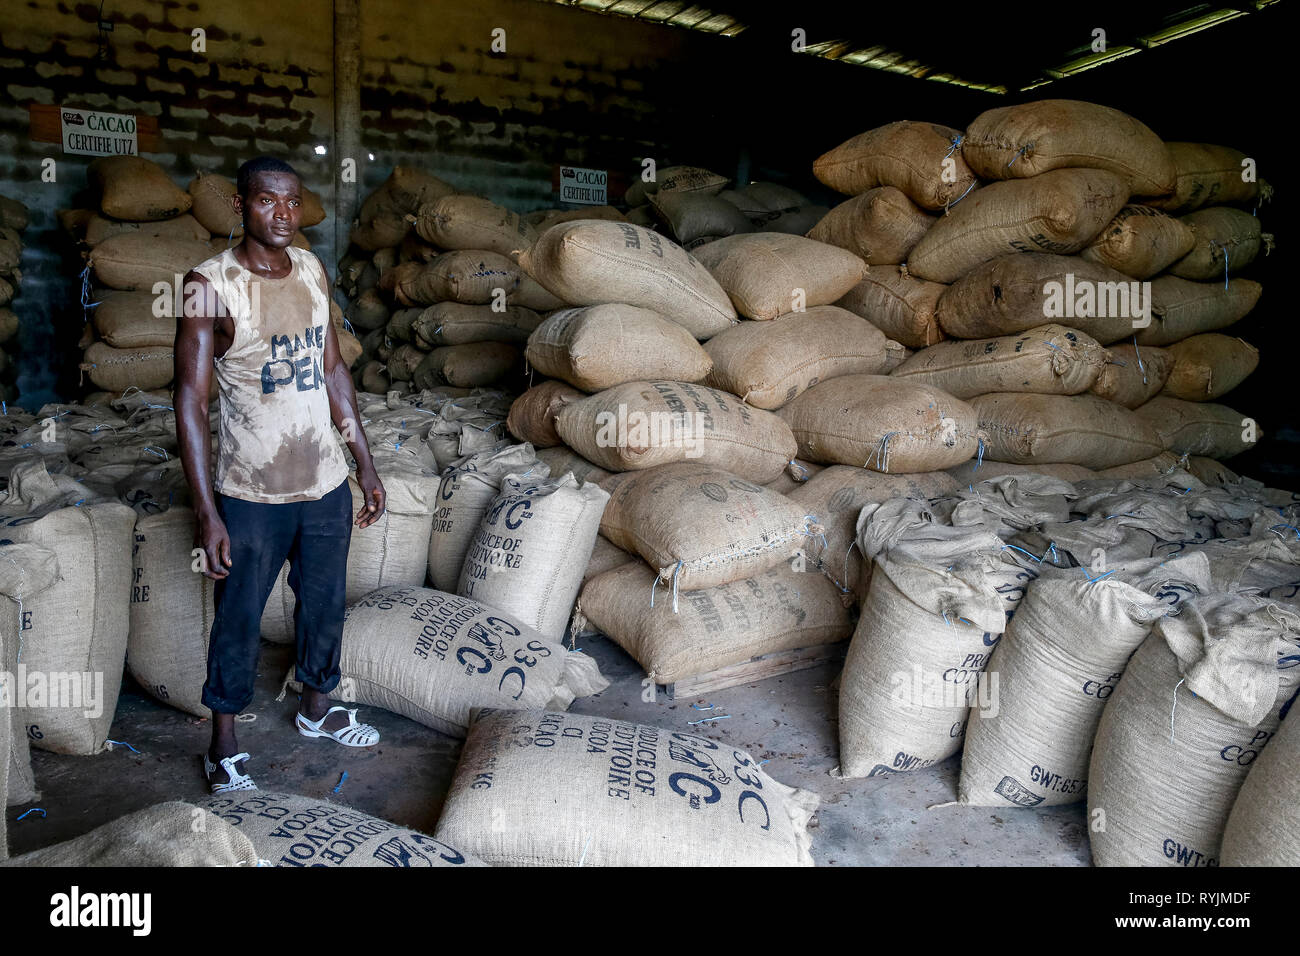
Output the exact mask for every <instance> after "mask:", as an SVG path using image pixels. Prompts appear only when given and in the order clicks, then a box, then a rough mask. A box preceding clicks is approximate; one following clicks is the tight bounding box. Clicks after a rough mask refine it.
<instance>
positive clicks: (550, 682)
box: [285, 587, 609, 737]
mask: <svg viewBox="0 0 1300 956" xmlns="http://www.w3.org/2000/svg"><path fill="white" fill-rule="evenodd" d="M339 667H340V668H341V670H342V672H343V678H342V679H341V680H340V681H339V685H338V688H337V689H335V690H334V691H333V692H332V693H331V695H330V696H331V697H334V698H336V699H339V700H346V701H348V702H349V703H351V702H354V701H355V702H356V703H359V704H362V705H368V706H372V707H382V708H383V709H384V710H389V711H392V712H393V713H395V714H401V715H402V716H403V717H408V718H410V719H411V720H414V721H416V722H417V723H421V724H424V725H425V726H426V727H432V728H433V729H434V730H436V731H438V732H439V733H444V734H448V735H449V736H452V737H463V736H465V731H466V728H467V727H468V725H469V723H470V713H471V711H473V710H474V709H475V708H478V707H518V708H521V709H526V708H531V707H553V708H555V709H557V710H567V709H568V706H569V705H570V704H571V703H572V702H573V701H574V699H575V698H577V697H586V696H588V695H590V694H598V693H600V692H601V691H602V690H604V689H605V688H606V687H608V686H609V681H607V680H605V678H603V677H601V675H600V670H599V669H598V668H597V666H596V662H595V661H594V660H592V659H591V658H590V657H588V656H587V655H586V654H582V653H579V652H576V651H567V650H565V648H564V647H563V646H562V645H560V644H558V643H556V642H554V641H551V640H548V639H547V638H545V637H543V636H542V635H541V634H539V633H537V632H536V631H534V630H533V629H532V628H530V627H528V625H526V624H524V623H523V622H522V621H517V620H515V619H514V618H512V617H510V616H509V615H507V614H505V613H504V612H501V611H498V610H497V609H496V608H492V607H487V606H486V605H483V604H480V603H478V602H477V601H473V600H470V599H469V598H464V597H457V596H456V595H454V594H445V593H443V592H442V591H434V590H431V589H430V588H420V587H401V588H380V589H378V590H376V591H373V592H371V593H370V594H367V595H365V596H364V597H362V599H361V600H360V601H358V602H356V603H355V604H352V605H350V606H349V607H348V610H347V616H346V620H345V622H344V625H343V656H342V659H341V660H340V662H339ZM292 676H293V675H292V673H291V674H290V675H289V677H290V678H292ZM295 683H296V682H295V681H293V680H291V679H286V682H285V687H286V690H288V689H293V687H294V684H295Z"/></svg>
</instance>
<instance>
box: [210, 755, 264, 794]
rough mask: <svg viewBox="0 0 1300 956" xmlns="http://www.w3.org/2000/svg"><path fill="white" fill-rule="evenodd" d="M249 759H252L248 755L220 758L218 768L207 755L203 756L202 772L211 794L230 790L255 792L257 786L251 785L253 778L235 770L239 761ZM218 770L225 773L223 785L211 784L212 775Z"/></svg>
mask: <svg viewBox="0 0 1300 956" xmlns="http://www.w3.org/2000/svg"><path fill="white" fill-rule="evenodd" d="M250 759H252V758H250V757H249V756H248V754H235V755H234V756H233V757H222V758H221V760H220V761H219V763H220V764H221V766H220V767H218V766H217V764H214V763H213V762H212V761H211V760H209V759H208V755H207V754H204V755H203V772H204V773H205V774H206V775H207V778H208V783H209V784H211V786H212V792H213V793H229V792H230V791H232V790H256V789H257V784H255V783H253V778H252V777H250V776H249V775H248V774H246V773H240V772H239V771H238V770H236V769H235V764H237V763H239V762H240V761H241V760H250ZM218 769H220V770H224V771H225V772H226V782H225V783H212V775H213V774H214V773H216V772H217V770H218Z"/></svg>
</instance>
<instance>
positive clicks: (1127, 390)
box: [1088, 345, 1174, 408]
mask: <svg viewBox="0 0 1300 956" xmlns="http://www.w3.org/2000/svg"><path fill="white" fill-rule="evenodd" d="M1108 351H1109V352H1110V358H1109V359H1108V360H1107V362H1106V364H1105V365H1103V366H1102V367H1101V373H1100V374H1099V375H1098V376H1097V380H1096V381H1095V382H1093V383H1092V387H1091V388H1089V389H1088V391H1089V392H1091V393H1092V394H1093V395H1096V396H1097V397H1099V398H1106V399H1109V400H1110V401H1112V402H1115V403H1116V404H1118V405H1123V406H1124V407H1125V408H1137V407H1138V406H1140V405H1145V404H1146V403H1147V402H1149V401H1150V400H1151V399H1152V398H1153V397H1154V396H1155V395H1156V394H1157V393H1159V391H1160V390H1161V389H1162V388H1164V386H1165V382H1166V381H1167V380H1168V378H1169V373H1170V371H1172V370H1173V367H1174V357H1173V354H1172V353H1170V352H1168V351H1167V350H1165V349H1158V348H1155V347H1154V346H1147V347H1145V348H1139V347H1138V346H1134V345H1112V346H1111V347H1110V349H1109V350H1108Z"/></svg>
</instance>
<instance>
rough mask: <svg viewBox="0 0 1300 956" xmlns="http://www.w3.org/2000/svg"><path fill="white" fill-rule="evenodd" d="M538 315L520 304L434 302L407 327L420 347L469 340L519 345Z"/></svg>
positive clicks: (537, 319) (535, 322) (466, 343)
mask: <svg viewBox="0 0 1300 956" xmlns="http://www.w3.org/2000/svg"><path fill="white" fill-rule="evenodd" d="M541 323H542V317H541V316H540V315H538V314H537V313H536V312H534V311H533V310H532V309H525V308H524V307H523V306H518V305H511V306H506V307H505V309H504V311H497V310H496V309H494V308H493V307H492V306H490V305H466V304H465V303H463V302H438V303H436V304H434V305H431V306H429V307H428V308H427V309H425V310H424V311H423V312H420V313H419V315H418V317H417V318H416V319H415V320H414V321H413V322H412V323H411V325H410V326H409V328H410V334H411V335H413V336H414V341H415V343H416V344H417V345H419V346H420V347H421V348H426V349H435V348H438V347H439V346H441V345H468V344H470V343H473V342H511V343H514V344H516V345H523V344H524V343H525V342H527V341H528V336H529V335H530V334H531V333H532V331H533V330H534V329H536V328H537V326H539V325H541Z"/></svg>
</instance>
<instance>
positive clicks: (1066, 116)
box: [961, 100, 1176, 196]
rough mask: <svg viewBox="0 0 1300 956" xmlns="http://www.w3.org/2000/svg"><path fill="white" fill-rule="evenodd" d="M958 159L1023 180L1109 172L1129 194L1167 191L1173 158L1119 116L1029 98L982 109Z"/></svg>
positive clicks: (1094, 107) (988, 173)
mask: <svg viewBox="0 0 1300 956" xmlns="http://www.w3.org/2000/svg"><path fill="white" fill-rule="evenodd" d="M961 152H962V155H963V156H964V157H965V158H966V162H967V163H969V164H970V167H971V169H972V170H974V171H975V173H976V175H979V176H982V177H984V178H985V179H1023V178H1026V177H1036V176H1039V175H1041V174H1043V173H1046V172H1047V171H1048V170H1054V169H1061V168H1063V167H1080V166H1082V167H1088V168H1090V169H1101V170H1110V171H1111V172H1112V173H1116V174H1118V175H1119V176H1120V177H1122V178H1123V181H1124V186H1125V188H1126V189H1127V190H1128V191H1129V192H1130V193H1132V194H1133V195H1135V196H1163V195H1165V194H1166V193H1168V192H1170V191H1171V190H1172V189H1173V188H1174V182H1175V177H1176V171H1175V167H1174V161H1173V157H1172V156H1170V154H1169V150H1168V149H1166V148H1165V144H1164V143H1163V142H1162V141H1161V139H1160V137H1159V136H1157V135H1156V134H1155V133H1153V132H1152V131H1151V130H1150V129H1149V128H1148V127H1147V126H1145V125H1144V124H1142V123H1140V122H1139V121H1138V120H1136V119H1134V118H1133V117H1132V116H1129V115H1128V114H1126V113H1121V112H1120V111H1119V110H1116V109H1112V108H1110V107H1109V106H1101V105H1099V104H1096V103H1085V102H1083V101H1081V100H1034V101H1031V102H1028V103H1020V104H1017V105H1016V106H1003V107H999V108H996V109H991V110H986V111H985V112H983V113H981V114H980V115H979V116H977V117H975V119H974V120H973V121H972V122H971V124H970V125H969V126H968V127H967V128H966V137H965V139H963V140H962V144H961Z"/></svg>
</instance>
